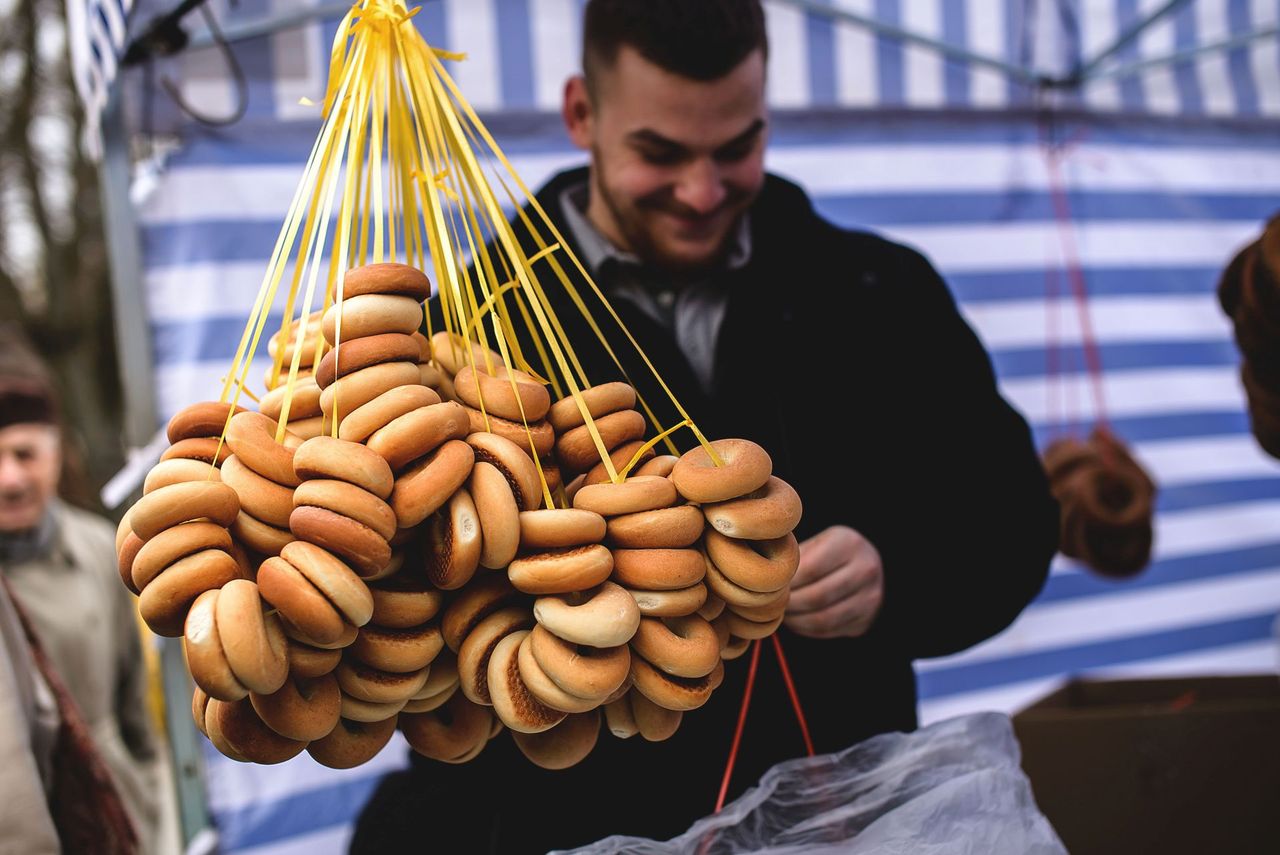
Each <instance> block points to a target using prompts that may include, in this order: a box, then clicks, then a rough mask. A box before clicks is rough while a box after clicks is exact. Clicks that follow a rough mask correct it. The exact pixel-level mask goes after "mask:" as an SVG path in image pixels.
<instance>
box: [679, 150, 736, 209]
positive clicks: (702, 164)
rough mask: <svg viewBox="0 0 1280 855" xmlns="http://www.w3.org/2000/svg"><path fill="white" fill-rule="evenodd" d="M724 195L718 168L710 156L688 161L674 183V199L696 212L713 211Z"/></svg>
mask: <svg viewBox="0 0 1280 855" xmlns="http://www.w3.org/2000/svg"><path fill="white" fill-rule="evenodd" d="M725 195H726V191H725V188H724V182H723V181H722V180H721V178H720V168H719V167H718V166H717V165H716V164H715V162H714V161H712V160H711V159H710V158H699V159H697V160H695V161H693V162H692V163H690V164H689V165H688V167H686V168H685V170H684V173H683V174H682V175H681V176H680V181H679V183H678V184H677V185H676V200H677V201H678V202H680V203H681V204H682V205H685V206H686V207H688V208H690V209H692V210H693V211H694V212H696V213H698V214H703V215H705V214H710V213H712V212H713V211H715V209H716V208H718V207H719V206H720V203H721V202H723V201H724V198H725Z"/></svg>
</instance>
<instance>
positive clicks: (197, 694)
mask: <svg viewBox="0 0 1280 855" xmlns="http://www.w3.org/2000/svg"><path fill="white" fill-rule="evenodd" d="M208 710H209V695H208V694H207V693H206V692H205V691H204V689H202V688H200V687H199V686H195V687H194V688H193V689H192V690H191V720H192V721H193V722H194V723H195V726H196V730H198V731H200V732H201V733H203V734H204V735H205V737H206V738H208V736H209V729H208V728H207V727H206V726H205V723H204V719H205V714H206V713H207V712H208Z"/></svg>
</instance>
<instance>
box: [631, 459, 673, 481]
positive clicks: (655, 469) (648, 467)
mask: <svg viewBox="0 0 1280 855" xmlns="http://www.w3.org/2000/svg"><path fill="white" fill-rule="evenodd" d="M679 462H680V458H679V457H676V456H675V455H674V454H660V455H658V456H657V457H654V458H652V459H650V460H648V461H646V462H644V463H641V464H640V465H639V466H637V467H636V469H635V471H634V472H632V473H631V474H632V475H656V476H658V477H659V478H666V477H667V476H668V475H670V474H671V472H672V470H674V469H675V468H676V464H677V463H679Z"/></svg>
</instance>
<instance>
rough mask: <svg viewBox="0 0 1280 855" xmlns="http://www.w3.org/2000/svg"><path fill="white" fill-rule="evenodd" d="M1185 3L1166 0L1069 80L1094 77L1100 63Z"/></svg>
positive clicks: (1183, 0) (1185, 1) (1179, 0)
mask: <svg viewBox="0 0 1280 855" xmlns="http://www.w3.org/2000/svg"><path fill="white" fill-rule="evenodd" d="M1186 3H1187V0H1168V2H1167V3H1165V4H1164V5H1163V6H1161V7H1160V8H1159V9H1156V10H1154V11H1152V12H1151V14H1150V15H1147V17H1145V18H1143V19H1142V20H1141V21H1139V22H1138V23H1136V24H1134V25H1133V26H1132V27H1130V28H1129V29H1127V30H1125V31H1124V32H1123V33H1122V34H1121V35H1120V37H1119V38H1117V39H1116V40H1115V42H1113V43H1112V44H1111V46H1110V47H1107V48H1103V49H1102V50H1101V51H1099V52H1098V54H1097V55H1095V56H1094V58H1093V59H1091V60H1089V61H1088V62H1086V63H1085V64H1084V65H1082V66H1080V68H1079V70H1078V71H1076V72H1075V74H1073V75H1071V78H1073V79H1074V80H1076V81H1084V80H1088V79H1090V78H1092V77H1093V76H1094V72H1095V71H1097V69H1098V66H1100V65H1102V63H1104V62H1106V61H1107V60H1108V59H1110V58H1111V57H1112V56H1114V55H1116V54H1117V53H1119V52H1120V51H1122V50H1124V49H1125V48H1126V47H1128V46H1129V45H1130V44H1132V43H1133V42H1134V41H1135V40H1136V39H1137V38H1138V37H1139V36H1141V35H1142V34H1143V33H1145V32H1146V31H1147V30H1148V29H1149V28H1150V27H1151V25H1152V24H1154V23H1155V22H1156V21H1158V20H1160V19H1161V18H1163V17H1164V16H1165V15H1168V14H1169V13H1171V12H1175V11H1177V9H1178V7H1179V6H1183V5H1185V4H1186Z"/></svg>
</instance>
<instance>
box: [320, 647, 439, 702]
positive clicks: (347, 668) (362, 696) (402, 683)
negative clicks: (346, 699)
mask: <svg viewBox="0 0 1280 855" xmlns="http://www.w3.org/2000/svg"><path fill="white" fill-rule="evenodd" d="M333 673H334V674H335V675H337V677H338V685H339V686H341V687H342V691H343V693H344V694H346V695H349V696H350V697H353V698H355V699H356V700H360V701H366V702H368V703H371V704H400V705H401V708H402V709H403V707H404V704H405V703H406V702H407V701H408V700H409V698H411V697H413V696H414V695H415V694H417V693H418V690H419V689H421V688H422V686H423V685H424V684H425V683H426V682H427V669H426V668H425V667H424V668H419V669H418V670H416V671H410V672H405V673H401V672H395V671H384V670H382V669H381V668H374V667H372V666H370V665H365V664H364V663H363V662H360V661H358V660H356V659H352V658H346V659H343V661H342V663H341V664H340V665H339V666H338V667H337V670H335V671H334V672H333Z"/></svg>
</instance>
